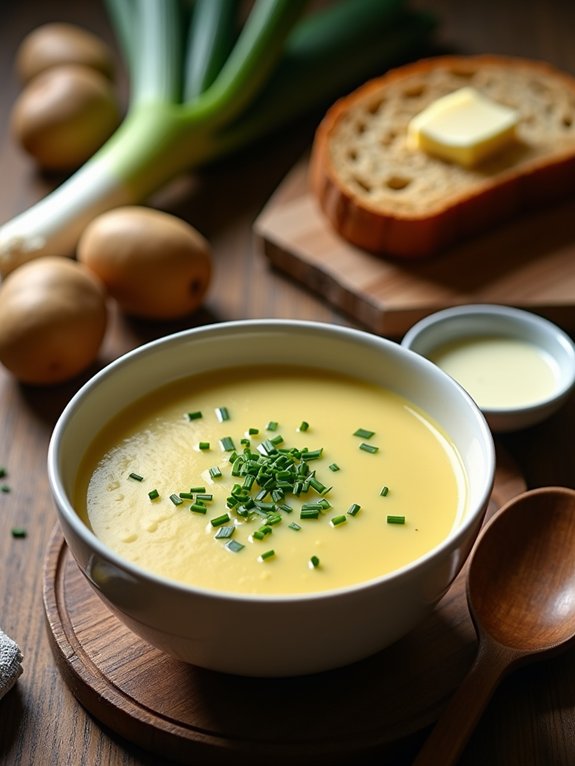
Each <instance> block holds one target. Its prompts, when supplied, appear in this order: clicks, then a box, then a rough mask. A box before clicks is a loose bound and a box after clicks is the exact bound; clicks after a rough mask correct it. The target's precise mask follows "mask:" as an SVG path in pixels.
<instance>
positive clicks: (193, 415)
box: [188, 410, 203, 420]
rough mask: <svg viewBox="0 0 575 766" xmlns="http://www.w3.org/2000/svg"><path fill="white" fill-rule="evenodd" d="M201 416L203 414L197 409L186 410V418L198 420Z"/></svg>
mask: <svg viewBox="0 0 575 766" xmlns="http://www.w3.org/2000/svg"><path fill="white" fill-rule="evenodd" d="M201 417H203V416H202V413H201V412H200V411H199V410H198V411H197V412H188V420H198V419H199V418H201Z"/></svg>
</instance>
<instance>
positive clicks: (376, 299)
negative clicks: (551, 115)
mask: <svg viewBox="0 0 575 766" xmlns="http://www.w3.org/2000/svg"><path fill="white" fill-rule="evenodd" d="M254 233H255V237H256V241H257V242H258V243H259V245H260V247H261V248H262V250H263V252H264V254H265V255H266V256H267V258H268V259H269V261H270V262H271V264H272V265H273V266H274V267H275V268H277V269H279V270H281V271H282V272H284V273H285V274H288V275H289V276H290V277H293V278H294V279H295V280H297V281H298V282H301V283H302V285H305V287H306V288H308V289H310V290H311V291H313V292H316V293H318V294H319V295H321V296H323V298H324V299H325V300H326V301H328V302H329V303H331V304H333V306H334V307H335V308H337V309H339V310H341V311H342V312H343V313H345V314H347V315H348V316H350V317H352V318H353V319H354V320H356V321H358V322H360V323H361V324H362V325H364V326H365V327H366V328H367V329H370V330H372V331H373V332H376V333H378V334H381V335H386V336H389V337H399V336H401V335H403V334H404V333H405V332H406V330H408V329H409V327H410V326H411V325H412V324H413V323H414V322H416V321H417V320H419V319H421V318H422V317H424V316H426V315H427V314H429V313H431V312H433V311H437V310H439V309H443V308H447V307H449V306H453V305H457V304H461V303H473V302H484V303H504V304H508V305H513V306H518V307H520V308H526V309H529V310H533V311H536V312H537V313H540V314H543V315H544V316H547V317H548V318H549V319H551V320H552V321H555V322H557V323H558V324H560V325H561V326H563V327H564V328H565V329H566V330H568V331H569V330H573V329H575V200H569V201H566V202H563V203H562V204H560V205H556V206H554V207H553V208H549V209H546V210H541V211H538V212H537V213H535V214H531V215H529V216H525V217H522V218H517V219H514V220H513V221H512V222H510V223H508V224H506V225H504V226H499V227H498V228H497V229H494V230H492V231H491V232H489V233H487V234H485V235H483V236H481V237H477V238H475V239H473V240H472V241H469V242H467V243H465V244H464V245H460V246H458V247H454V248H452V249H450V250H449V251H446V252H445V253H443V254H441V255H439V256H436V257H434V258H431V259H427V260H419V261H407V260H398V259H395V260H393V259H390V258H384V257H379V256H375V255H372V254H370V253H367V252H365V251H363V250H360V249H358V248H356V247H354V246H353V245H350V244H349V243H347V242H346V241H345V240H343V239H341V238H340V237H339V236H338V235H337V234H336V233H335V232H334V231H333V230H332V229H331V228H330V226H329V224H328V223H327V221H326V220H325V219H324V217H323V216H322V214H321V212H320V211H319V209H318V207H317V205H316V202H315V200H314V198H313V197H312V196H311V194H310V192H309V190H308V186H307V161H306V160H305V159H304V160H302V162H301V163H300V164H299V165H297V166H296V167H295V168H294V170H293V171H292V172H291V174H289V175H288V176H287V178H286V179H285V180H284V182H283V183H282V184H281V185H280V187H279V188H278V190H277V191H276V192H275V194H274V195H273V196H272V197H271V199H270V201H269V203H268V204H267V206H266V207H265V208H264V209H263V211H262V212H261V214H260V215H259V216H258V218H257V219H256V221H255V224H254Z"/></svg>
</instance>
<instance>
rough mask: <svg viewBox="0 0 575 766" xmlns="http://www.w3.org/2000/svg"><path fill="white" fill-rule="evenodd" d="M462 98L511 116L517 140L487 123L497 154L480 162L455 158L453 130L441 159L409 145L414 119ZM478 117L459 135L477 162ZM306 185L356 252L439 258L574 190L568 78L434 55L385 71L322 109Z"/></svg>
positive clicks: (574, 125) (526, 65) (499, 59)
mask: <svg viewBox="0 0 575 766" xmlns="http://www.w3.org/2000/svg"><path fill="white" fill-rule="evenodd" d="M460 89H472V90H473V91H474V92H477V93H478V94H479V96H480V97H481V98H483V97H485V99H489V101H490V102H491V103H492V104H496V105H498V106H500V107H502V108H505V109H507V110H509V111H511V112H513V113H514V114H516V115H517V120H516V124H515V125H514V131H513V137H512V140H509V141H505V142H502V141H498V140H497V139H498V136H497V135H496V134H495V133H494V135H493V137H491V136H490V135H489V130H490V126H489V125H487V126H486V128H485V131H484V132H486V137H485V136H484V137H483V140H484V143H485V142H487V144H489V141H491V143H493V145H494V146H496V147H497V151H495V152H494V153H492V154H488V155H487V156H483V154H484V153H483V154H482V153H479V152H477V156H478V157H480V158H481V159H480V161H478V162H476V163H469V162H467V163H462V162H459V161H458V160H457V159H456V157H457V156H459V155H458V154H457V152H456V151H455V146H454V145H450V141H455V140H456V139H453V138H452V137H450V134H449V133H446V134H445V135H446V137H445V138H444V139H443V145H442V147H441V148H442V149H443V152H442V154H441V155H438V154H434V153H433V152H432V151H429V150H428V149H426V148H425V147H426V146H428V145H430V146H433V145H434V144H433V141H428V142H427V144H426V142H425V141H423V140H421V141H417V140H416V141H414V135H413V134H414V125H417V124H418V121H417V120H416V119H415V118H417V117H418V116H419V119H420V120H421V119H422V118H421V115H422V113H424V110H426V109H428V108H429V107H434V108H435V107H437V105H438V104H439V103H440V100H441V99H444V97H446V96H449V94H453V93H455V92H456V91H459V90H460ZM462 92H463V91H462ZM466 95H467V94H466ZM435 111H437V109H435ZM433 112H434V109H433V108H432V109H431V113H433ZM441 116H442V117H443V116H444V115H443V114H442V115H441ZM478 119H479V118H478V117H475V118H473V119H470V121H469V123H468V125H467V126H466V125H465V124H464V126H463V132H464V133H465V131H466V130H467V129H468V130H469V134H470V137H469V143H470V147H468V148H470V150H471V155H469V152H467V153H466V155H465V156H467V157H469V156H471V157H472V159H473V157H474V152H473V150H474V148H475V147H474V144H473V141H474V140H475V139H474V138H473V137H472V135H474V130H475V128H477V127H478V123H477V121H478ZM481 119H483V118H481ZM424 122H425V120H424ZM479 127H480V128H481V127H482V126H481V125H479ZM458 130H459V132H460V133H461V130H462V128H461V125H459V126H458ZM493 130H494V131H495V128H493ZM459 138H461V136H459ZM439 140H440V142H441V136H440V139H439ZM435 143H436V144H437V141H436V142H435ZM503 143H504V145H500V144H503ZM310 186H311V189H312V193H313V195H314V196H315V197H316V198H317V201H318V203H319V205H320V207H321V209H322V211H323V213H324V214H325V216H326V217H327V220H328V221H329V222H330V224H331V226H332V227H333V228H334V229H335V231H337V232H338V233H339V234H340V235H341V236H342V237H343V238H345V239H346V240H348V241H349V242H351V243H353V244H354V245H356V246H358V247H360V248H362V249H365V250H369V251H371V252H376V253H382V254H388V255H391V256H398V257H411V258H417V257H426V256H430V255H433V254H435V253H438V252H440V251H442V250H444V249H446V248H447V247H449V246H451V245H453V244H455V243H458V242H460V241H462V240H464V239H465V238H468V237H470V236H471V235H473V234H477V233H480V232H482V231H486V230H487V229H488V228H490V227H492V226H494V225H495V224H497V223H499V222H502V221H504V220H506V219H509V218H511V217H512V216H514V215H516V214H517V213H519V212H522V211H526V210H528V209H533V208H537V207H539V206H542V205H545V204H549V203H550V202H552V201H555V200H558V199H560V198H562V197H565V196H567V195H568V194H570V193H573V192H575V77H572V76H571V75H569V74H567V73H565V72H562V71H560V70H558V69H556V68H555V67H553V66H551V65H549V64H547V63H545V62H540V61H532V60H528V59H522V58H516V57H509V56H499V55H470V56H438V57H434V58H428V59H423V60H420V61H417V62H415V63H412V64H407V65H405V66H402V67H399V68H397V69H394V70H390V71H389V72H388V73H387V74H385V75H383V76H382V77H378V78H376V79H374V80H371V81H370V82H368V83H366V84H365V85H363V86H361V87H360V88H358V89H357V90H355V91H354V92H352V93H351V94H350V95H348V96H346V97H344V98H342V99H340V100H339V101H337V102H336V103H335V104H334V105H333V106H332V107H331V108H330V109H329V110H328V112H327V113H326V115H325V117H324V118H323V120H322V121H321V123H320V125H319V126H318V129H317V131H316V135H315V138H314V142H313V148H312V154H311V161H310Z"/></svg>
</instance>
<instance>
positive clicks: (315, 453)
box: [301, 447, 323, 461]
mask: <svg viewBox="0 0 575 766" xmlns="http://www.w3.org/2000/svg"><path fill="white" fill-rule="evenodd" d="M322 452H323V447H320V448H319V449H315V450H304V451H302V453H301V459H302V460H306V461H308V460H317V459H318V458H320V457H321V455H322Z"/></svg>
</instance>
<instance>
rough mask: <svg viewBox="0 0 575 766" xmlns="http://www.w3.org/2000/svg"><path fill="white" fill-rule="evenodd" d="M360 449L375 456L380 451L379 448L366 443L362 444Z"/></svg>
mask: <svg viewBox="0 0 575 766" xmlns="http://www.w3.org/2000/svg"><path fill="white" fill-rule="evenodd" d="M359 448H360V449H362V450H363V451H364V452H371V454H372V455H374V454H375V453H376V452H377V451H378V450H379V447H375V446H374V445H373V444H366V443H365V442H362V443H361V444H360V445H359Z"/></svg>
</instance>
